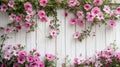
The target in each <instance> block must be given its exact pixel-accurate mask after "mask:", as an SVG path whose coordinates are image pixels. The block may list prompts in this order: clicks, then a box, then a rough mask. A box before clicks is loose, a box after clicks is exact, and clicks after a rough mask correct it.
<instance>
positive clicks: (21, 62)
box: [17, 56, 25, 64]
mask: <svg viewBox="0 0 120 67" xmlns="http://www.w3.org/2000/svg"><path fill="white" fill-rule="evenodd" d="M17 62H18V63H20V64H23V63H24V62H25V57H24V56H18V57H17Z"/></svg>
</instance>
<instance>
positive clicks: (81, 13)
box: [77, 11, 84, 19]
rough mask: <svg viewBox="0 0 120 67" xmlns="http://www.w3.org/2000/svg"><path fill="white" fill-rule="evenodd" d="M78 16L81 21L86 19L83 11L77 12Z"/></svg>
mask: <svg viewBox="0 0 120 67" xmlns="http://www.w3.org/2000/svg"><path fill="white" fill-rule="evenodd" d="M77 16H78V18H79V19H82V18H83V17H84V14H83V12H82V11H77Z"/></svg>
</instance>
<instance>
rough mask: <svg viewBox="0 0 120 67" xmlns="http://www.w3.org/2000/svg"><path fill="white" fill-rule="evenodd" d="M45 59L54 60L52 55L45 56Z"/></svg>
mask: <svg viewBox="0 0 120 67" xmlns="http://www.w3.org/2000/svg"><path fill="white" fill-rule="evenodd" d="M45 57H46V59H47V60H49V61H52V60H54V59H55V56H54V55H52V54H45Z"/></svg>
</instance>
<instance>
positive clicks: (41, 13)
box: [38, 10, 46, 18]
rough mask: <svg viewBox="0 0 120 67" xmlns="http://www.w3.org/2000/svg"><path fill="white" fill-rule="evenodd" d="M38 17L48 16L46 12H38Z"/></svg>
mask: <svg viewBox="0 0 120 67" xmlns="http://www.w3.org/2000/svg"><path fill="white" fill-rule="evenodd" d="M38 16H39V18H41V17H44V16H46V13H45V11H44V10H40V11H38Z"/></svg>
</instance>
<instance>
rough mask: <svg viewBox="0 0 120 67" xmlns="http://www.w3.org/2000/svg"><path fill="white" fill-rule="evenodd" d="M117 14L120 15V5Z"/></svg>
mask: <svg viewBox="0 0 120 67" xmlns="http://www.w3.org/2000/svg"><path fill="white" fill-rule="evenodd" d="M115 14H117V15H120V6H119V7H117V9H116V10H115Z"/></svg>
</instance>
